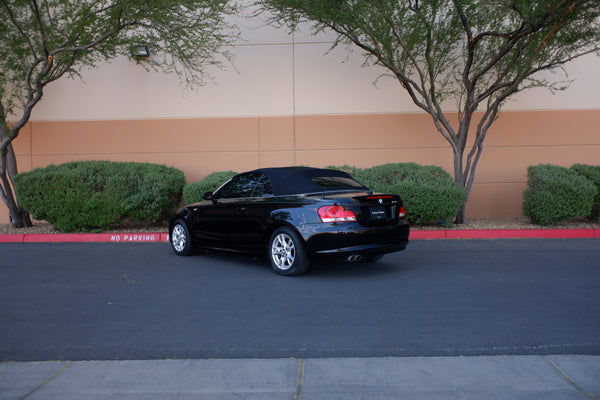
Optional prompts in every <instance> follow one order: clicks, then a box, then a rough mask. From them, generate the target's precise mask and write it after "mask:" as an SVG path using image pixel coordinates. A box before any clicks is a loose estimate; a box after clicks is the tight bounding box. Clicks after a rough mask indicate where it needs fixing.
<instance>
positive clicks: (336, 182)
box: [311, 176, 365, 191]
mask: <svg viewBox="0 0 600 400" xmlns="http://www.w3.org/2000/svg"><path fill="white" fill-rule="evenodd" d="M311 181H312V182H313V183H314V184H316V185H318V186H319V187H321V189H322V190H326V191H327V190H344V189H352V190H354V189H358V190H365V187H364V186H363V185H361V184H360V183H358V182H357V181H355V180H354V179H351V178H345V177H343V176H317V177H314V178H311Z"/></svg>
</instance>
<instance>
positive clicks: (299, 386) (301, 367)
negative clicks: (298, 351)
mask: <svg viewBox="0 0 600 400" xmlns="http://www.w3.org/2000/svg"><path fill="white" fill-rule="evenodd" d="M303 379H304V359H303V358H301V359H300V363H299V364H298V381H297V382H296V396H295V397H294V400H300V393H301V392H302V380H303Z"/></svg>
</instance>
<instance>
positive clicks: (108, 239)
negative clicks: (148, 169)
mask: <svg viewBox="0 0 600 400" xmlns="http://www.w3.org/2000/svg"><path fill="white" fill-rule="evenodd" d="M410 239H411V240H418V239H600V229H443V230H442V229H436V230H411V232H410ZM168 241H169V234H168V233H167V232H150V233H147V232H143V233H142V232H131V233H49V234H38V233H31V234H29V233H25V234H14V235H0V243H60V242H69V243H85V242H94V243H103V242H105V243H134V242H138V243H156V242H168Z"/></svg>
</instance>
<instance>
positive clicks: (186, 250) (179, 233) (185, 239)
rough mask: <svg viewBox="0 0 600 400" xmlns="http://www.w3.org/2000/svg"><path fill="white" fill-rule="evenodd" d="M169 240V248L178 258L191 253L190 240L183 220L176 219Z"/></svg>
mask: <svg viewBox="0 0 600 400" xmlns="http://www.w3.org/2000/svg"><path fill="white" fill-rule="evenodd" d="M169 238H170V239H171V247H173V251H174V252H175V254H177V255H178V256H187V255H189V254H190V253H191V252H192V239H191V238H190V232H189V230H188V228H187V225H186V224H185V222H184V221H183V220H181V219H178V220H177V221H175V223H174V224H173V228H172V229H171V234H170V235H169Z"/></svg>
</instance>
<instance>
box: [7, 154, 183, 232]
mask: <svg viewBox="0 0 600 400" xmlns="http://www.w3.org/2000/svg"><path fill="white" fill-rule="evenodd" d="M184 184H185V176H184V174H183V172H181V171H180V170H178V169H175V168H172V167H166V166H162V165H156V164H147V163H133V162H129V163H127V162H110V161H75V162H70V163H66V164H61V165H50V166H48V167H46V168H37V169H34V170H32V171H29V172H24V173H21V174H18V175H17V176H16V177H15V186H16V188H17V193H18V200H19V202H20V204H21V205H22V207H23V208H25V209H26V210H27V211H28V212H29V213H30V214H31V215H32V216H33V217H34V218H36V219H38V220H46V221H48V222H50V223H51V224H52V225H54V227H56V228H57V229H59V230H61V231H63V232H72V231H76V232H79V231H98V230H103V229H107V228H109V227H110V226H111V225H117V224H122V223H125V222H137V223H147V222H150V223H160V222H161V221H162V220H163V219H165V218H166V217H168V216H169V215H170V214H171V213H172V212H173V211H174V209H175V208H176V207H177V206H178V205H179V202H180V199H181V192H182V190H183V186H184Z"/></svg>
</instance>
